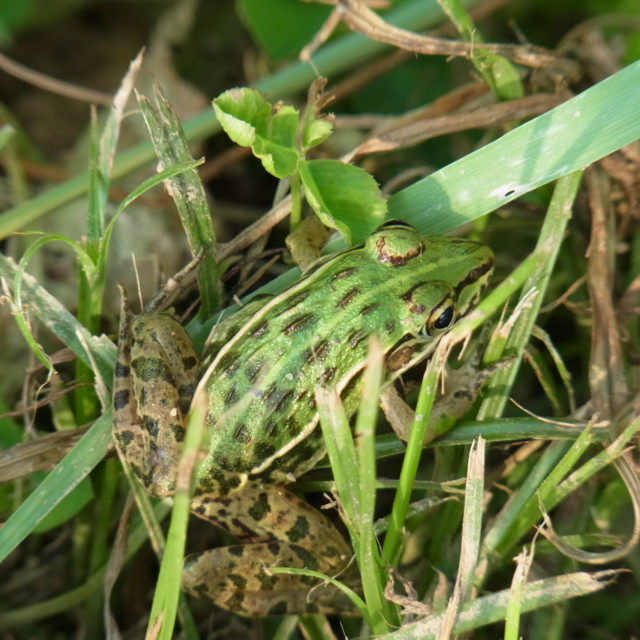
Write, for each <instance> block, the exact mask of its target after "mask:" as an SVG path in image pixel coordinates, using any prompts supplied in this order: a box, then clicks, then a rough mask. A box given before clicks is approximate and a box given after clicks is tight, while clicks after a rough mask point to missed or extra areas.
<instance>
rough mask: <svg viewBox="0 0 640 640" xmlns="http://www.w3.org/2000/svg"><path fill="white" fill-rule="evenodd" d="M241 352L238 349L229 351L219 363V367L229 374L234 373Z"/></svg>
mask: <svg viewBox="0 0 640 640" xmlns="http://www.w3.org/2000/svg"><path fill="white" fill-rule="evenodd" d="M239 357H240V353H239V352H238V351H237V350H236V351H227V352H226V353H225V354H224V355H223V356H222V357H221V358H220V362H219V363H218V369H219V370H220V371H221V372H224V373H226V374H227V375H228V376H230V375H233V374H234V373H235V371H236V369H237V368H238V366H239V362H238V358H239Z"/></svg>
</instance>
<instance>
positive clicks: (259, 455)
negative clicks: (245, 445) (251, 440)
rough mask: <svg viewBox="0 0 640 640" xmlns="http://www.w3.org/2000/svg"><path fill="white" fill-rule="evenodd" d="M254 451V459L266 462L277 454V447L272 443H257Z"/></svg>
mask: <svg viewBox="0 0 640 640" xmlns="http://www.w3.org/2000/svg"><path fill="white" fill-rule="evenodd" d="M253 449H254V458H255V459H257V460H266V459H267V458H270V457H271V456H272V455H273V454H274V453H275V452H276V447H275V445H273V444H271V443H270V442H256V443H255V445H254V447H253Z"/></svg>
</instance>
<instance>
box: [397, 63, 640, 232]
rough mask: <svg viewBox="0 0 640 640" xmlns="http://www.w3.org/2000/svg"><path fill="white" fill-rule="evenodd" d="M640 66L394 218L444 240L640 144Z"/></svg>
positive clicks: (482, 156) (423, 187)
mask: <svg viewBox="0 0 640 640" xmlns="http://www.w3.org/2000/svg"><path fill="white" fill-rule="evenodd" d="M639 86H640V61H638V62H635V63H634V64H631V65H629V66H628V67H626V68H625V69H622V70H621V71H619V72H618V73H616V74H614V75H613V76H610V77H609V78H607V79H606V80H603V81H602V82H599V83H598V84H596V85H594V86H593V87H591V88H590V89H587V90H586V91H584V92H583V93H581V94H580V95H578V96H576V97H575V98H572V99H571V100H568V101H567V102H565V103H563V104H561V105H560V106H558V107H556V108H555V109H552V110H551V111H549V112H547V113H545V114H543V115H541V116H538V117H537V118H534V119H533V120H531V121H529V122H527V123H525V124H523V125H521V126H519V127H518V128H516V129H513V130H512V131H510V132H509V133H506V134H505V135H504V136H502V137H501V138H499V139H498V140H496V141H495V142H492V143H491V144H488V145H486V146H485V147H482V148H481V149H478V150H477V151H475V152H473V153H471V154H469V155H467V156H465V157H464V158H462V159H460V160H458V161H456V162H454V163H452V164H450V165H449V166H447V167H445V168H444V169H440V171H436V172H435V173H433V174H431V175H430V176H427V177H426V178H424V179H422V180H420V181H419V182H417V183H415V184H413V185H411V186H410V187H408V188H406V189H404V190H403V191H400V192H399V193H397V194H395V195H393V196H391V198H389V216H390V217H391V218H400V219H402V220H406V221H407V222H409V223H411V224H413V225H414V226H415V227H416V228H417V229H418V230H419V231H421V232H423V233H424V232H428V233H444V232H446V231H449V230H451V229H454V228H455V227H458V226H460V225H461V224H463V223H464V222H468V221H470V220H474V219H475V218H478V217H480V216H482V215H484V214H486V213H489V212H490V211H493V210H495V209H497V208H499V207H501V206H504V205H505V204H506V203H508V202H511V201H512V200H514V199H516V198H519V197H520V196H522V195H523V194H525V193H528V192H529V191H532V190H533V189H536V188H537V187H540V186H541V185H544V184H547V183H548V182H552V181H553V180H557V179H558V178H561V177H562V176H565V175H567V174H570V173H573V172H574V171H578V170H580V169H583V168H584V167H586V166H587V165H589V164H591V163H593V162H595V161H596V160H599V159H600V158H602V157H604V156H606V155H608V154H609V153H612V152H613V151H615V150H616V149H619V148H620V147H623V146H625V145H627V144H629V143H631V142H633V141H635V140H637V139H638V138H640V94H639V92H638V87H639Z"/></svg>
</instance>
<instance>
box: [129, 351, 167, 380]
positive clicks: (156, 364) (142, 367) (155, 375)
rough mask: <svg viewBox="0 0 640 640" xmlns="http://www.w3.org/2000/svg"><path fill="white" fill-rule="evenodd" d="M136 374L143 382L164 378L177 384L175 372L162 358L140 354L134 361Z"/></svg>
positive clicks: (132, 364) (133, 365)
mask: <svg viewBox="0 0 640 640" xmlns="http://www.w3.org/2000/svg"><path fill="white" fill-rule="evenodd" d="M131 366H132V368H133V371H134V374H135V375H136V376H137V378H138V379H139V380H141V381H142V382H154V381H157V380H162V381H164V382H168V383H169V384H173V385H175V379H174V377H173V373H172V372H171V369H170V368H169V365H167V363H166V362H165V361H164V360H162V359H161V358H149V357H147V356H138V357H137V358H136V359H135V360H134V361H133V362H132V363H131Z"/></svg>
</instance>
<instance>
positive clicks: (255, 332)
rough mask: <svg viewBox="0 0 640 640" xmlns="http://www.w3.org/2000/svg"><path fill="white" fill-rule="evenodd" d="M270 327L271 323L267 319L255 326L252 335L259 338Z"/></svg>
mask: <svg viewBox="0 0 640 640" xmlns="http://www.w3.org/2000/svg"><path fill="white" fill-rule="evenodd" d="M268 328H269V323H268V322H267V321H266V320H265V321H264V322H263V323H262V324H261V325H260V326H259V327H257V328H255V329H254V330H253V331H252V332H251V337H252V338H259V337H260V336H262V335H264V334H265V333H266V332H267V329H268Z"/></svg>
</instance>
